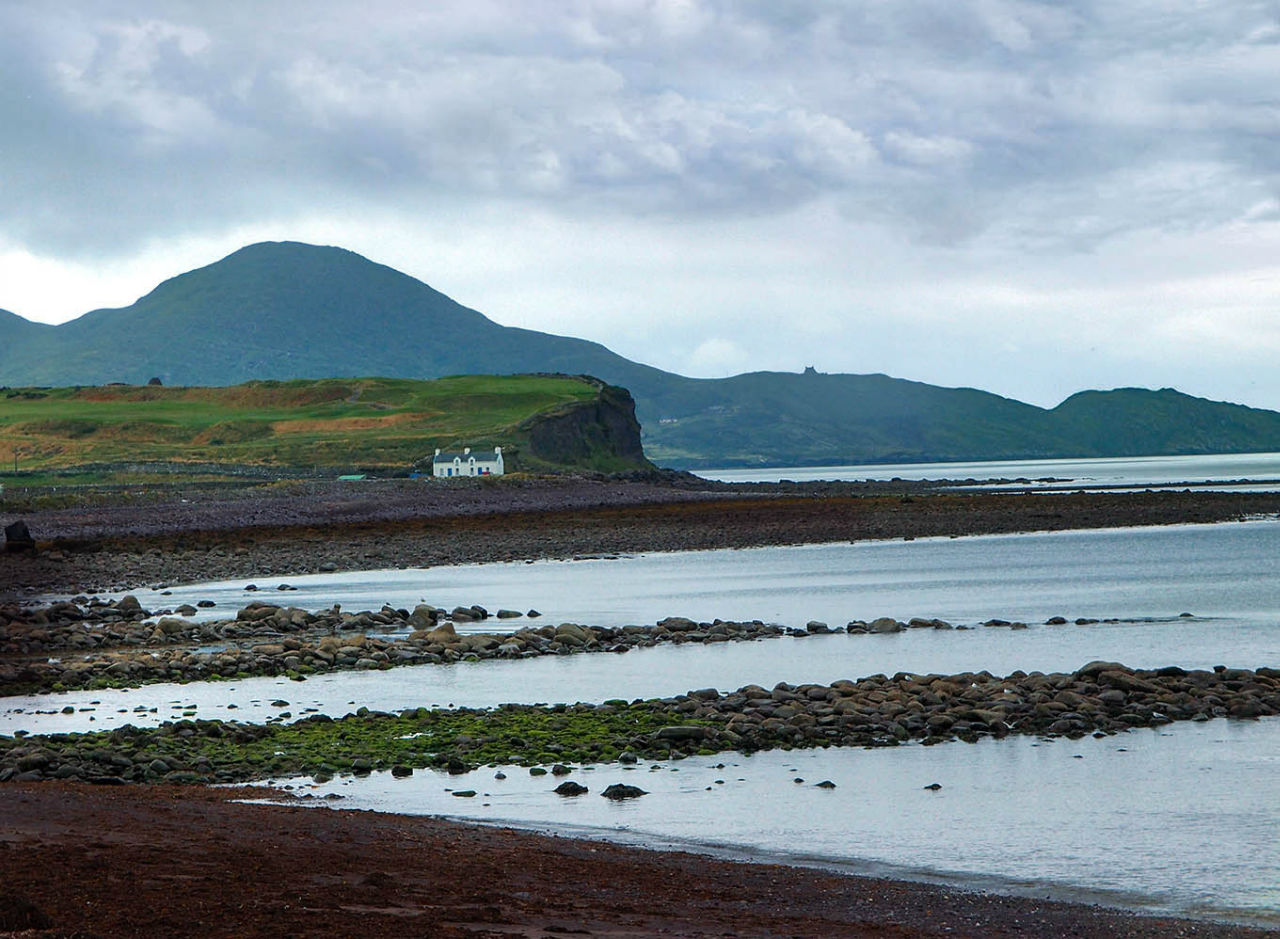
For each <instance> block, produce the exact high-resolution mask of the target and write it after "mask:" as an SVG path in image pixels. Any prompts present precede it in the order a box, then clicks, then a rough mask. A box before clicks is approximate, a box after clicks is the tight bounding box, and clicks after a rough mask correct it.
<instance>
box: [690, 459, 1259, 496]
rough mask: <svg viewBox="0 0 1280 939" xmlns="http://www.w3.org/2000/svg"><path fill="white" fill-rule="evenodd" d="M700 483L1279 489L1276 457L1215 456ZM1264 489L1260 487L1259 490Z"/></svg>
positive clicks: (829, 470) (716, 472) (867, 467)
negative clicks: (1003, 482) (1001, 482)
mask: <svg viewBox="0 0 1280 939" xmlns="http://www.w3.org/2000/svg"><path fill="white" fill-rule="evenodd" d="M697 474H698V475H699V476H702V477H703V478H704V479H716V480H721V481H723V482H739V483H742V482H746V483H752V482H755V483H761V482H778V481H779V480H783V479H789V480H792V481H794V482H814V481H820V480H843V481H859V480H892V479H911V480H921V479H947V480H974V481H982V480H991V479H1025V480H1028V482H1029V484H1031V485H1035V486H1037V487H1038V488H1046V489H1049V488H1070V489H1079V488H1089V487H1097V486H1107V487H1113V486H1127V487H1161V486H1174V485H1181V484H1187V483H1190V484H1192V485H1193V488H1194V486H1195V484H1203V483H1215V484H1221V483H1228V482H1239V481H1242V480H1252V481H1254V483H1255V485H1252V486H1242V487H1241V488H1244V489H1247V490H1248V491H1267V492H1270V491H1274V490H1276V489H1277V488H1280V453H1215V454H1204V455H1195V456H1146V457H1111V458H1094V459H1056V460H1000V461H981V462H979V461H975V462H965V463H863V464H853V465H841V466H791V467H759V468H754V467H753V468H725V469H702V470H698V471H697ZM1257 483H1262V485H1257Z"/></svg>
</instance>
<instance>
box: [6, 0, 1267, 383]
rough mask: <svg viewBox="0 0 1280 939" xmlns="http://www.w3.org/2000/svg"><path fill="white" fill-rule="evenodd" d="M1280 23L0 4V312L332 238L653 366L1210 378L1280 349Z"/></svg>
mask: <svg viewBox="0 0 1280 939" xmlns="http://www.w3.org/2000/svg"><path fill="white" fill-rule="evenodd" d="M1278 9H1280V7H1278V6H1277V4H1275V3H1264V2H1259V3H1239V2H1235V0H1230V2H1227V0H1223V2H1212V0H1204V2H1190V0H1185V2H1174V3H1172V4H1171V3H1169V2H1165V0H1162V2H1143V0H1134V2H1130V3H1124V4H1115V3H1104V2H1101V0H1097V2H1079V3H1073V4H1060V3H1048V2H1023V0H926V2H920V3H910V4H901V3H892V2H884V0H865V2H855V3H850V2H843V0H832V2H825V3H824V2H820V0H816V2H785V0H771V2H765V0H759V2H756V0H739V2H725V0H720V2H717V0H706V2H695V0H595V2H589V0H575V2H563V3H561V2H557V3H549V2H548V3H542V2H527V0H525V2H521V0H506V2H502V0H468V2H457V3H450V2H441V3H432V4H403V3H399V2H385V0H368V2H365V3H362V4H359V5H353V4H350V3H339V2H328V3H326V2H305V3H303V2H284V0H281V2H273V3H270V4H251V3H240V2H233V3H224V4H207V3H197V2H188V3H183V2H172V0H166V2H146V0H129V2H123V0H122V2H115V3H112V2H88V0H83V2H79V3H77V2H68V3H63V4H58V5H49V4H46V3H41V2H36V0H32V2H23V0H11V2H9V3H7V4H5V5H4V6H3V7H0V126H3V127H4V128H6V132H5V134H4V135H3V137H2V138H0V252H4V251H5V250H7V251H8V252H9V255H8V262H7V263H5V262H4V256H3V255H2V254H0V271H3V272H4V274H5V276H6V277H8V278H17V280H14V284H15V287H14V289H13V292H14V294H15V295H16V299H14V300H10V298H9V295H8V294H6V293H5V291H4V288H3V286H0V306H6V305H13V306H15V307H18V306H19V303H18V300H19V299H23V298H27V297H30V296H34V295H36V294H37V288H36V287H35V286H34V284H35V280H34V278H35V277H36V276H37V273H40V274H41V276H44V275H45V274H47V272H48V271H49V269H50V267H49V265H51V264H53V265H55V266H56V265H57V264H63V265H66V266H67V268H68V270H72V269H78V270H80V271H81V272H83V271H86V270H92V269H94V268H100V267H102V266H104V265H107V266H109V265H122V266H124V267H128V266H129V265H131V264H132V265H135V266H136V265H138V264H140V263H141V262H140V261H139V259H140V258H144V257H145V258H150V259H152V260H151V262H150V263H149V266H148V268H147V269H148V270H150V269H152V268H153V267H154V266H155V265H156V264H158V263H160V262H159V260H158V259H161V258H177V257H178V256H179V255H178V254H177V253H175V252H176V251H177V249H176V247H175V246H177V245H182V244H186V245H188V246H189V245H191V244H200V245H205V244H212V243H216V244H220V245H225V246H226V247H227V249H228V250H229V249H230V248H231V247H234V246H235V244H233V243H231V242H232V240H233V239H234V238H239V237H244V236H246V235H248V236H249V240H252V238H253V237H256V236H257V235H258V234H259V233H261V236H262V237H267V236H288V235H290V234H292V235H293V236H295V237H298V236H305V235H306V233H307V232H316V231H319V232H325V231H332V232H333V233H334V235H335V237H334V238H333V240H334V241H337V242H338V243H342V244H346V245H348V246H350V247H353V248H355V249H356V250H361V249H362V248H363V249H365V250H366V251H370V252H371V253H374V254H375V255H377V259H378V260H386V261H388V262H389V263H397V262H398V263H399V266H403V267H405V268H406V269H408V270H410V271H411V272H412V273H415V274H416V275H418V276H421V277H423V278H424V279H426V280H428V281H430V282H432V283H433V284H434V285H436V286H440V287H442V289H446V290H450V291H451V292H455V293H459V292H460V291H459V290H458V289H457V288H458V287H460V288H462V290H464V291H467V292H466V293H463V294H462V295H460V296H459V299H462V300H463V301H464V302H468V303H471V304H472V305H475V306H477V307H480V308H481V309H484V310H486V312H490V313H492V314H493V315H495V317H496V318H498V319H500V320H503V321H508V322H510V321H515V320H520V321H521V322H522V323H524V324H526V325H533V326H537V327H539V328H548V329H554V328H561V329H564V328H565V327H572V329H565V331H574V332H577V333H578V334H582V335H590V336H591V338H597V339H601V340H603V341H606V342H609V343H610V344H611V345H614V346H615V347H619V348H620V351H624V352H628V351H629V352H631V354H637V355H640V357H642V358H646V359H648V360H650V361H655V362H656V364H660V365H663V366H665V367H670V368H689V369H693V370H701V371H704V372H706V371H715V370H717V369H720V370H724V369H738V368H745V367H778V366H781V365H782V364H783V362H782V359H783V358H784V357H791V358H792V359H793V360H792V361H788V362H787V367H791V368H796V367H799V365H800V364H804V363H803V362H801V361H800V360H801V359H806V358H807V359H821V358H823V356H824V355H825V356H826V357H827V358H828V359H829V360H831V361H825V362H819V363H818V364H819V365H820V366H822V365H825V366H827V367H829V368H832V369H837V368H838V369H842V370H880V369H884V370H895V369H896V371H897V372H898V374H906V375H908V376H910V377H922V378H926V379H928V378H929V375H924V374H919V372H920V371H923V370H924V368H922V367H917V368H912V367H911V365H912V363H913V362H914V363H916V364H917V366H924V367H927V368H928V369H929V370H930V371H931V372H933V373H935V375H937V377H945V378H946V379H948V380H952V381H955V382H956V383H967V384H980V385H984V386H986V387H997V388H1001V387H1003V388H1005V390H1010V391H1016V388H1015V387H1012V386H1018V387H1023V388H1024V390H1023V392H1022V393H1023V394H1032V395H1040V396H1047V397H1052V396H1053V395H1055V394H1057V393H1058V391H1059V390H1063V391H1066V390H1071V389H1069V388H1068V389H1058V388H1057V386H1056V385H1053V386H1052V387H1050V386H1049V385H1048V384H1045V383H1041V384H1040V385H1037V383H1036V382H1035V381H1031V380H1025V379H1023V380H1021V384H1020V385H1019V382H1011V383H1009V384H1007V385H1005V386H1001V385H1000V382H999V381H998V380H997V381H987V382H985V384H984V381H983V375H982V368H986V369H988V370H990V369H992V368H995V367H996V363H997V362H999V361H1003V360H1001V359H1000V358H999V357H998V356H997V355H996V354H995V352H994V351H993V350H996V349H997V348H999V347H1000V346H1001V343H1003V344H1004V346H1006V347H1010V348H1013V347H1017V348H1018V349H1021V350H1023V352H1022V354H1023V355H1035V356H1043V355H1047V354H1051V353H1053V352H1054V350H1057V351H1058V352H1059V359H1060V361H1059V366H1060V367H1061V366H1065V367H1066V369H1067V371H1069V372H1070V373H1071V374H1073V375H1076V374H1078V375H1080V376H1081V377H1082V378H1085V379H1087V380H1089V381H1090V382H1091V383H1096V384H1108V383H1109V384H1115V383H1119V381H1120V378H1119V374H1120V373H1122V372H1124V370H1125V369H1126V368H1127V369H1129V370H1130V373H1133V374H1141V373H1142V367H1141V366H1142V364H1143V362H1144V360H1145V358H1147V357H1151V358H1153V359H1154V360H1155V361H1154V362H1153V363H1152V365H1151V368H1150V369H1149V372H1148V374H1150V375H1152V376H1157V375H1159V374H1161V373H1160V370H1159V364H1160V362H1161V361H1164V362H1172V361H1177V362H1178V363H1180V367H1184V368H1190V367H1192V366H1195V365H1196V362H1197V361H1199V360H1198V359H1197V358H1196V356H1195V355H1193V353H1196V350H1199V352H1198V353H1196V354H1198V355H1199V356H1200V358H1201V359H1203V360H1204V361H1206V362H1209V361H1212V362H1214V363H1219V362H1220V363H1225V364H1214V365H1213V367H1212V368H1211V369H1210V372H1213V371H1214V369H1218V370H1221V369H1225V368H1227V367H1229V363H1230V362H1232V361H1238V362H1248V361H1250V360H1251V357H1256V355H1258V354H1260V353H1261V354H1264V355H1271V356H1274V355H1275V353H1277V352H1280V327H1278V326H1277V322H1276V317H1277V315H1278V313H1280V310H1278V308H1277V304H1276V302H1275V301H1276V299H1277V280H1278V273H1277V272H1278V270H1280V269H1278V268H1277V263H1276V262H1275V261H1274V260H1273V259H1274V258H1275V257H1276V254H1275V253H1274V248H1275V247H1277V245H1278V243H1280V235H1278V233H1277V230H1278V226H1280V145H1278V144H1280V140H1278V139H1277V136H1278V134H1280V15H1278ZM539 238H541V241H537V239H539ZM406 240H407V241H409V242H413V243H417V244H420V245H423V246H424V251H423V253H422V254H415V252H414V251H413V250H411V249H408V248H406V247H405V244H406ZM535 241H536V242H537V243H533V242H535ZM654 241H657V242H659V243H661V244H662V245H665V246H666V249H665V250H663V249H657V250H655V249H654V247H653V242H654ZM451 244H453V245H461V246H463V247H464V248H465V249H466V250H463V251H461V252H457V253H455V254H453V255H452V257H453V260H454V261H455V262H456V264H455V265H454V266H452V267H449V268H448V269H444V270H441V269H438V268H437V267H436V263H435V262H436V261H437V260H438V259H439V258H440V256H441V254H444V255H446V256H450V245H451ZM485 247H487V248H488V249H491V250H483V249H482V248H485ZM428 248H429V252H428V251H427V250H426V249H428ZM166 251H167V252H168V254H166ZM188 253H190V249H189V248H188ZM664 255H665V257H664ZM1255 255H1257V256H1255ZM181 256H182V257H184V258H185V257H186V256H187V255H186V254H183V255H181ZM689 258H696V259H697V263H696V264H691V263H689V262H688V261H687V260H686V259H689ZM495 259H496V260H495ZM203 260H212V257H207V258H204V259H203ZM588 265H607V266H609V269H610V270H613V271H616V275H615V276H613V277H601V275H600V274H599V272H598V268H596V269H595V270H589V269H588V267H587V266H588ZM495 267H497V268H498V269H500V270H501V271H502V274H503V277H504V279H502V280H501V282H495V278H493V277H492V276H490V277H488V278H487V279H486V277H485V272H486V271H489V272H490V273H492V271H493V270H494V268H495ZM139 269H140V268H139ZM23 270H29V271H31V272H32V273H31V277H32V280H31V281H30V282H29V283H27V284H26V285H25V286H24V285H22V284H19V283H18V281H19V280H21V279H22V277H21V275H22V271H23ZM553 272H554V274H555V275H556V276H557V277H559V278H561V279H560V281H559V282H558V285H557V283H553V282H552V281H551V279H550V277H551V274H552V273H553ZM450 278H454V281H453V284H450V282H449V281H450ZM744 278H745V280H744ZM71 281H74V277H69V279H68V282H71ZM442 281H443V282H442ZM597 281H598V282H597ZM455 285H456V286H455ZM148 286H150V284H146V283H139V284H138V285H137V290H136V292H138V293H140V292H142V291H143V290H145V289H146V288H147V287H148ZM637 290H639V291H642V292H644V291H647V299H646V296H641V297H637V296H636V295H635V294H636V291H637ZM584 291H585V292H584ZM685 297H688V298H697V304H696V306H695V305H693V304H692V303H686V301H685V300H683V299H682V298H685ZM538 298H542V299H541V300H539V299H538ZM486 301H488V303H489V304H498V305H500V306H501V307H502V308H503V309H502V310H499V309H495V308H494V307H493V306H492V305H486ZM53 306H54V305H51V306H50V307H49V309H51V310H52V309H53ZM673 307H683V313H682V315H681V316H678V317H677V316H675V315H674V314H673V313H672V312H671V311H672V308H673ZM503 310H505V311H506V313H507V315H506V316H505V317H504V316H503V315H502V313H503ZM80 311H81V310H77V311H76V312H80ZM17 312H22V313H28V315H30V314H31V313H35V312H38V311H26V310H23V309H21V308H19V309H17ZM70 312H71V311H70V310H66V311H62V312H61V313H60V314H58V313H57V312H56V311H55V314H54V315H61V316H65V315H67V314H68V313H70ZM1155 314H1158V315H1155ZM690 320H694V321H696V322H692V323H691V322H690ZM802 320H803V322H801V321H802ZM890 321H896V322H897V323H899V324H901V325H902V327H903V328H904V329H905V330H906V331H907V332H908V333H914V334H915V335H916V336H917V337H918V341H917V342H916V343H914V344H912V343H908V342H906V341H905V340H904V339H903V336H902V335H901V333H900V332H895V331H894V330H893V329H891V328H889V323H890ZM780 322H787V323H790V324H791V325H793V326H794V327H795V333H794V335H788V336H787V338H786V339H785V340H784V341H782V342H779V341H778V337H777V327H778V324H779V323H780ZM637 324H640V325H639V326H638V325H637ZM805 324H808V325H805ZM822 324H825V326H824V328H825V329H826V331H825V332H824V331H823V328H816V327H818V326H820V325H822ZM1068 325H1069V326H1071V327H1072V328H1064V327H1065V326H1068ZM1135 330H1136V331H1137V332H1136V335H1138V336H1139V337H1140V338H1142V339H1144V340H1145V342H1146V343H1147V347H1146V349H1135V348H1133V338H1134V336H1135ZM1082 332H1083V333H1085V334H1087V335H1084V336H1083V340H1084V341H1081V339H1082V335H1081V333H1082ZM854 335H857V336H858V337H859V343H860V345H859V346H858V348H857V349H854V348H852V343H851V344H850V347H849V348H846V349H845V350H844V352H843V353H842V354H836V353H835V351H834V349H835V347H834V346H833V343H832V337H833V336H844V337H852V336H854ZM677 336H678V337H679V339H678V340H676V339H675V337H677ZM661 337H666V338H665V340H664V339H663V338H661ZM937 337H945V339H946V343H947V344H946V345H939V344H937V343H934V344H930V342H931V340H932V339H936V338H937ZM664 342H665V345H664ZM677 342H678V345H676V343H677ZM957 342H960V343H962V344H963V343H966V342H971V343H972V345H973V348H974V350H975V351H974V353H973V357H974V358H975V359H977V360H980V362H981V363H982V365H981V366H980V367H979V368H978V369H977V370H976V371H975V372H973V373H972V374H971V373H970V372H966V371H965V370H964V369H962V368H957V367H956V365H955V363H949V362H948V359H947V355H946V353H947V352H951V353H953V354H954V352H955V350H956V346H955V343H957ZM1033 347H1034V350H1035V351H1034V352H1032V351H1029V350H1032V348H1033ZM1042 347H1043V348H1042ZM682 350H687V351H682ZM870 353H875V354H876V355H878V356H880V359H879V360H878V361H871V360H869V354H870ZM1148 353H1150V354H1149V355H1148ZM770 356H772V358H770ZM1084 357H1092V361H1093V362H1094V363H1095V364H1097V363H1102V362H1107V363H1111V364H1109V365H1108V368H1112V367H1114V368H1115V369H1116V370H1117V371H1116V375H1117V377H1116V378H1115V379H1113V380H1112V381H1111V382H1107V381H1106V380H1105V375H1104V374H1103V373H1102V372H1101V371H1100V370H1099V369H1098V368H1091V367H1088V366H1087V364H1086V363H1084ZM1233 357H1235V358H1233ZM1273 360H1274V359H1273ZM1033 361H1034V364H1033V367H1034V368H1040V369H1044V368H1046V367H1047V364H1046V362H1045V361H1044V360H1043V358H1035V359H1034V360H1033ZM1197 367H1199V366H1197ZM1205 367H1206V368H1208V367H1209V366H1207V365H1206V366H1205ZM1214 373H1215V374H1218V373H1219V372H1214ZM1107 374H1109V373H1107ZM1221 374H1224V375H1225V373H1221ZM966 375H971V377H968V378H967V379H966V378H965V376H966ZM1099 379H1102V380H1100V381H1099ZM1247 380H1248V381H1251V382H1253V383H1254V384H1255V385H1256V382H1257V381H1258V380H1263V381H1264V384H1265V379H1263V378H1261V377H1259V378H1248V379H1247ZM1232 382H1234V384H1233V383H1232ZM1166 383H1171V384H1172V383H1177V382H1175V381H1172V380H1170V381H1169V382H1166ZM1183 384H1185V383H1183ZM1210 386H1212V387H1221V388H1222V389H1224V390H1223V391H1222V392H1221V394H1222V395H1223V396H1225V395H1226V394H1227V393H1228V390H1230V391H1231V393H1233V394H1235V395H1236V396H1237V397H1244V395H1243V394H1241V392H1240V387H1241V386H1240V376H1239V375H1236V376H1234V377H1233V378H1231V379H1226V378H1224V379H1223V382H1222V383H1221V384H1219V385H1214V380H1213V379H1212V378H1206V379H1205V380H1203V381H1202V382H1201V384H1199V385H1198V386H1197V387H1198V389H1199V390H1200V391H1202V392H1204V393H1210V394H1212V393H1214V392H1213V391H1212V387H1210ZM1267 388H1268V390H1266V391H1264V392H1256V391H1255V392H1253V393H1251V394H1252V396H1253V399H1254V400H1256V399H1258V396H1259V394H1261V396H1262V397H1264V398H1265V397H1266V396H1267V395H1271V396H1272V397H1271V399H1270V405H1271V406H1280V385H1274V384H1273V385H1268V386H1267ZM1032 389H1034V390H1032ZM1260 403H1266V402H1260Z"/></svg>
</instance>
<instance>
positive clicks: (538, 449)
mask: <svg viewBox="0 0 1280 939" xmlns="http://www.w3.org/2000/svg"><path fill="white" fill-rule="evenodd" d="M586 380H588V381H590V382H591V383H592V384H594V385H595V386H596V387H597V388H598V389H599V393H598V394H597V395H596V398H595V400H594V401H589V402H585V403H581V404H572V405H565V406H564V407H562V408H557V409H556V410H554V411H549V412H545V413H543V414H539V415H537V416H535V417H532V418H530V419H529V420H527V421H525V422H524V423H523V424H521V425H520V427H519V431H520V433H521V435H522V436H523V437H524V438H525V440H526V444H525V446H524V447H522V448H521V451H520V454H519V463H520V466H519V468H520V469H523V470H533V471H537V470H539V469H542V468H544V467H546V466H555V467H557V468H564V467H574V468H580V469H585V470H595V471H598V472H602V473H616V472H624V471H626V470H637V469H653V468H654V467H653V464H652V463H650V462H649V461H648V459H646V458H645V455H644V447H643V446H642V445H641V443H640V422H639V421H638V420H636V403H635V401H634V400H633V399H632V397H631V392H629V391H627V389H625V388H619V387H618V386H616V385H608V384H605V383H604V382H602V381H600V380H598V379H594V378H589V377H588V378H587V379H586Z"/></svg>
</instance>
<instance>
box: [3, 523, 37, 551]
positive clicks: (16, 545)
mask: <svg viewBox="0 0 1280 939" xmlns="http://www.w3.org/2000/svg"><path fill="white" fill-rule="evenodd" d="M35 546H36V540H35V539H34V538H32V537H31V530H30V529H29V528H27V523H26V522H24V521H23V520H22V519H18V520H17V521H16V522H14V523H13V524H11V525H6V526H4V549H5V550H6V551H33V550H35Z"/></svg>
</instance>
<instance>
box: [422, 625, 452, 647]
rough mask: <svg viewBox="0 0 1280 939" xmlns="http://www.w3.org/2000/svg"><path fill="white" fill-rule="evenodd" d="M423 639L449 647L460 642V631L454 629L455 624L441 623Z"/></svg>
mask: <svg viewBox="0 0 1280 939" xmlns="http://www.w3.org/2000/svg"><path fill="white" fill-rule="evenodd" d="M422 638H423V639H425V640H426V641H427V642H439V643H442V644H444V645H448V644H449V643H451V642H457V641H458V631H457V630H456V629H454V628H453V623H441V624H440V625H439V626H437V627H436V628H435V629H433V630H431V631H430V632H428V633H427V634H426V635H425V636H423V637H422Z"/></svg>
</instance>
